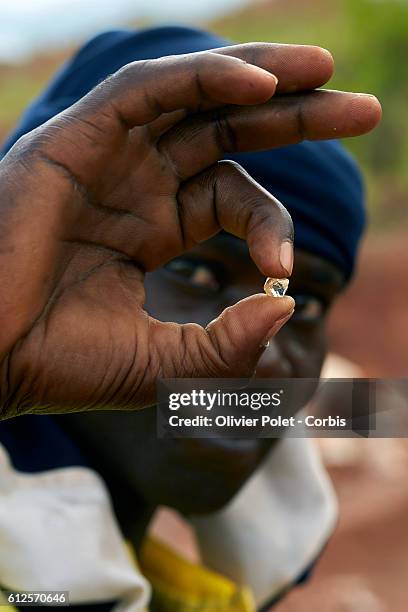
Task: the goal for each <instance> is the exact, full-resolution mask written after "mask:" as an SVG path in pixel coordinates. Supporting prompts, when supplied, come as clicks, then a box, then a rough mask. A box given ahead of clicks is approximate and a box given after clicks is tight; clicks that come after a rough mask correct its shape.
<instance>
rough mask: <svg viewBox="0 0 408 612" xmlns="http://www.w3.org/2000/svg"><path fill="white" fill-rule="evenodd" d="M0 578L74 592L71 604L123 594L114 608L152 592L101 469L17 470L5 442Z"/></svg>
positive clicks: (139, 605) (137, 603)
mask: <svg viewBox="0 0 408 612" xmlns="http://www.w3.org/2000/svg"><path fill="white" fill-rule="evenodd" d="M0 584H1V585H2V586H4V587H7V588H8V589H9V590H16V591H18V590H24V591H47V590H53V591H69V601H70V603H71V604H75V603H87V602H89V603H96V602H102V601H110V600H120V603H118V604H117V605H116V607H115V608H114V610H115V612H136V611H140V610H143V609H144V608H145V607H146V605H147V603H148V601H149V598H150V586H149V584H148V583H147V581H146V580H145V578H144V577H143V576H142V575H141V574H140V573H139V572H138V571H137V569H136V568H135V566H134V564H133V562H132V560H131V558H130V554H129V551H128V549H127V547H126V544H125V541H124V539H123V537H122V535H121V533H120V530H119V527H118V525H117V522H116V519H115V517H114V514H113V510H112V507H111V503H110V499H109V494H108V491H107V490H106V487H105V484H104V482H103V480H102V479H101V478H100V477H99V476H98V474H97V473H96V472H94V471H93V470H91V469H88V468H83V467H72V468H62V469H56V470H50V471H46V472H41V473H35V474H25V473H21V472H17V471H16V470H15V469H14V468H13V466H12V465H11V463H10V461H9V458H8V455H7V453H6V451H5V449H4V447H3V446H2V445H0Z"/></svg>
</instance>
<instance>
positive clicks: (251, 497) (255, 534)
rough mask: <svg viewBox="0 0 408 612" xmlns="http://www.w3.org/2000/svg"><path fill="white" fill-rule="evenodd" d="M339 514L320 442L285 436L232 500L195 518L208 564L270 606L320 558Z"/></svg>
mask: <svg viewBox="0 0 408 612" xmlns="http://www.w3.org/2000/svg"><path fill="white" fill-rule="evenodd" d="M336 519H337V502H336V497H335V494H334V491H333V488H332V485H331V483H330V481H329V478H328V476H327V474H326V472H325V470H324V468H323V466H322V464H321V461H320V458H319V455H318V453H317V450H316V448H315V446H314V445H313V442H312V441H311V440H309V439H301V438H284V439H282V440H281V441H280V442H279V443H278V444H277V445H276V446H275V447H274V449H273V450H272V452H271V453H270V454H269V456H268V457H267V459H266V461H265V462H264V463H263V464H262V466H261V467H260V468H259V469H258V470H257V471H256V472H255V474H253V476H252V477H251V478H250V480H249V481H248V482H247V483H246V485H245V486H244V487H243V488H242V489H241V491H240V492H239V493H238V495H237V496H236V497H235V498H234V499H233V500H232V502H230V503H229V504H228V505H227V506H226V507H225V508H224V509H223V510H221V511H220V512H217V513H214V514H212V515H210V516H205V517H199V518H194V519H193V520H192V523H193V526H194V528H195V530H196V533H197V536H198V540H199V544H200V550H201V555H202V559H203V562H204V563H205V565H206V566H207V567H210V568H212V569H214V570H216V571H218V572H220V573H221V574H224V575H225V576H228V577H230V578H231V579H232V580H234V581H235V582H237V583H239V584H247V585H249V586H251V588H252V589H253V592H254V596H255V601H256V603H257V604H258V605H262V604H266V603H267V602H268V600H270V599H271V598H273V597H275V596H276V595H278V594H279V593H280V592H282V591H283V590H284V589H285V588H287V587H290V586H291V585H292V584H293V583H294V582H295V581H296V580H297V579H298V578H299V576H300V575H301V574H302V573H303V572H304V571H305V570H306V569H307V568H308V567H309V566H310V564H312V563H313V562H314V561H315V560H316V559H317V557H318V556H319V554H320V552H321V551H322V549H323V547H324V545H325V544H326V542H327V540H328V538H329V536H330V534H331V532H332V530H333V528H334V525H335V522H336Z"/></svg>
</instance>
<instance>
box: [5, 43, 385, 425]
mask: <svg viewBox="0 0 408 612" xmlns="http://www.w3.org/2000/svg"><path fill="white" fill-rule="evenodd" d="M290 49H292V51H290ZM304 49H306V50H305V51H303V53H304V54H305V66H306V70H299V68H298V67H296V62H294V65H293V66H292V67H291V63H290V61H289V62H288V61H287V60H288V58H286V61H283V60H284V58H283V59H282V58H281V57H280V55H282V54H289V55H290V54H291V53H292V56H293V57H295V56H296V57H297V61H298V55H299V52H298V51H297V50H296V48H289V49H284V48H283V50H282V49H276V47H274V46H273V45H271V46H269V45H260V46H256V45H255V46H251V45H248V46H243V47H237V48H231V49H229V50H228V49H227V50H223V51H222V54H225V55H217V54H216V53H211V54H196V55H192V56H191V58H192V59H191V61H190V63H191V66H189V65H188V64H186V62H185V60H184V63H183V61H180V62H178V60H177V59H174V58H171V59H169V60H168V61H167V65H164V67H163V65H161V64H160V65H159V66H157V63H156V64H154V62H153V63H152V68H151V69H150V72H152V74H153V79H152V77H151V74H150V72H149V70H147V71H146V68H145V64H144V65H143V66H142V69H141V68H140V67H139V66H138V65H137V64H135V65H134V66H133V67H132V66H131V68H130V69H127V72H126V71H125V72H124V73H118V75H114V77H112V78H111V80H110V81H108V83H107V84H102V86H100V87H99V89H98V88H97V89H96V90H95V91H94V92H92V93H91V94H89V96H87V97H86V98H84V99H83V100H82V101H80V103H79V104H77V105H75V106H74V107H72V108H71V109H68V110H67V111H66V112H65V113H64V114H63V115H61V116H60V117H57V118H56V119H55V120H54V121H52V122H50V123H48V124H46V125H45V126H44V127H43V128H41V129H40V130H38V131H36V132H34V133H33V134H32V135H30V137H28V139H26V140H23V141H22V142H21V143H20V144H17V146H16V147H15V151H14V152H12V153H11V155H10V156H9V157H8V158H6V160H5V162H3V165H4V167H5V174H7V173H10V172H14V183H18V184H19V188H20V191H19V192H17V196H16V195H15V190H13V185H12V186H11V187H10V186H8V187H7V189H6V191H5V194H3V196H4V199H5V201H6V200H7V198H8V200H11V201H12V203H13V210H16V209H17V210H18V207H19V206H20V205H21V201H20V199H19V197H20V198H21V193H23V194H24V199H25V200H26V199H27V196H29V197H30V198H31V199H32V209H31V214H29V215H28V216H26V217H24V221H23V222H22V227H23V230H22V231H21V234H22V236H23V238H24V237H26V236H27V235H29V237H30V239H29V243H30V244H29V246H31V247H32V248H31V252H28V249H26V248H21V249H20V250H19V251H18V254H17V257H16V256H14V258H12V259H10V264H9V265H10V270H11V272H12V273H11V274H9V275H8V276H7V279H6V280H5V281H4V284H5V287H6V289H8V291H9V294H10V295H12V296H13V299H14V300H15V302H12V300H11V301H10V303H18V304H19V310H18V312H17V314H16V312H14V316H13V318H12V324H11V325H10V326H9V327H7V326H5V327H4V328H3V330H2V332H1V333H0V340H1V341H2V342H0V348H2V350H3V370H4V368H5V369H6V378H7V380H8V381H9V384H8V388H7V390H6V394H5V393H4V391H3V388H4V386H3V388H2V393H3V396H5V400H4V399H3V403H5V404H9V406H10V407H9V412H11V413H12V412H13V410H14V411H16V410H19V411H24V410H33V409H34V408H33V407H35V409H36V410H37V411H38V410H41V409H43V410H50V409H52V410H56V408H55V406H58V407H60V409H61V410H67V409H92V408H101V407H102V408H103V407H121V408H124V407H130V408H134V407H138V406H144V405H146V404H148V403H150V402H152V400H153V397H154V389H153V387H154V383H155V380H156V379H157V377H159V376H185V375H189V376H194V375H197V376H207V375H225V374H227V375H228V374H229V375H239V374H249V373H250V372H251V371H252V370H253V368H254V367H255V365H256V361H257V358H258V357H259V354H260V349H259V345H260V340H262V338H263V336H264V335H265V333H266V332H267V331H268V330H270V329H271V327H272V324H273V322H274V321H275V320H276V319H277V318H279V316H281V315H283V314H285V312H288V310H290V308H291V307H292V306H291V301H290V300H289V299H288V300H277V301H274V300H272V299H271V298H268V297H266V296H254V297H253V298H250V299H249V300H247V301H244V302H242V303H240V304H238V305H236V306H235V307H233V308H232V309H229V311H228V312H225V313H224V314H223V316H222V317H221V319H220V320H219V321H218V322H216V323H215V324H212V326H210V327H209V328H207V330H204V329H203V328H201V327H199V326H197V325H184V326H179V325H175V324H163V323H160V322H158V321H155V320H153V319H151V318H150V317H148V315H147V314H146V312H145V311H144V310H143V304H144V288H143V277H144V272H145V271H148V270H153V269H155V268H157V267H159V266H161V265H163V263H165V262H166V261H168V260H169V259H171V258H173V257H175V256H177V255H179V254H181V253H182V252H184V251H185V250H187V249H189V248H191V247H192V246H193V245H194V244H195V243H197V242H200V241H202V240H205V239H206V238H208V237H210V236H211V235H213V234H214V233H216V232H217V231H219V230H220V229H221V228H224V229H225V230H227V231H229V232H231V233H234V234H235V235H237V236H240V237H241V238H245V239H246V240H247V241H248V245H249V249H250V253H251V255H252V257H253V259H254V261H255V263H256V264H257V265H258V267H259V268H260V270H261V271H262V272H263V273H264V274H265V275H276V276H282V275H284V274H285V270H284V269H283V268H282V265H281V263H280V261H279V257H278V253H279V246H280V244H281V243H282V240H290V239H291V237H292V227H291V222H290V219H289V217H288V216H287V214H286V213H285V211H284V210H283V209H282V208H281V207H280V206H279V205H278V203H277V202H276V201H275V200H274V199H273V198H272V196H270V195H269V194H266V193H265V192H263V191H262V190H261V189H260V188H259V186H258V185H256V184H255V183H254V182H253V181H251V180H250V179H249V178H248V177H247V176H246V175H245V174H244V173H243V172H242V171H241V170H240V169H239V168H237V167H236V165H233V164H231V163H221V164H220V163H218V160H219V159H221V158H222V157H223V156H224V155H225V153H226V151H229V150H232V149H236V150H252V149H256V148H266V147H270V146H280V145H283V144H288V143H291V142H295V141H298V140H300V139H301V138H302V137H310V138H326V137H330V136H331V135H332V130H333V123H335V125H336V128H337V135H338V136H340V135H342V134H344V135H352V134H355V133H362V132H364V131H367V130H368V129H370V128H371V127H372V126H373V125H374V123H375V122H376V121H377V120H378V106H376V105H375V103H374V102H373V101H372V100H371V99H369V100H367V99H365V100H363V99H361V103H360V104H359V105H358V104H357V105H356V103H355V100H354V102H353V104H354V106H353V108H354V113H355V116H351V117H350V112H349V110H350V102H351V101H352V100H353V96H352V95H351V94H350V95H348V94H336V93H333V92H327V93H323V92H319V93H316V94H313V95H312V96H310V95H307V94H306V95H298V96H291V97H285V96H283V97H281V98H279V99H276V100H273V101H272V102H268V103H267V104H265V102H266V101H267V100H268V99H269V98H270V96H271V95H272V94H273V91H274V87H275V84H274V82H273V81H272V80H271V79H270V77H269V76H268V75H267V73H266V72H265V73H263V72H261V71H259V72H256V73H255V72H254V70H252V71H250V72H248V69H249V68H251V67H249V66H248V65H247V64H242V63H240V62H235V61H232V58H231V57H228V53H230V54H236V55H238V56H241V57H242V56H243V57H246V56H250V57H251V61H253V63H254V64H258V65H260V66H264V67H267V68H268V69H270V68H271V67H273V68H274V69H275V64H278V68H279V63H280V62H281V63H282V65H285V66H286V68H285V70H286V72H285V71H283V72H282V74H279V77H280V87H281V90H282V92H283V93H284V92H285V87H289V86H290V87H291V88H292V89H293V82H294V81H295V82H296V83H297V84H298V88H300V89H306V88H312V87H316V86H318V85H320V84H322V83H324V82H325V80H326V79H327V78H328V77H329V76H330V68H331V66H329V67H328V64H327V55H326V56H324V57H325V58H326V64H325V63H324V62H323V61H322V60H323V57H322V56H321V55H320V56H319V54H318V52H317V51H316V50H314V51H310V50H309V51H307V48H304ZM308 54H309V56H308ZM312 56H314V61H312ZM214 58H215V59H214ZM231 61H232V63H231ZM214 62H215V63H216V64H217V66H216V67H215V68H216V69H214V67H212V69H211V64H212V63H214ZM308 62H309V66H308ZM288 66H289V67H288ZM209 68H210V69H209ZM302 68H304V66H303V67H302ZM140 70H142V77H141V81H140V79H139V80H137V79H136V82H137V86H136V88H135V85H134V77H135V76H136V77H137V76H139V77H140V74H139V73H140ZM163 70H164V72H163ZM177 70H179V71H181V72H182V75H181V76H182V77H183V78H181V80H180V82H179V83H178V82H177V79H176V80H175V84H174V83H173V81H174V77H172V75H171V72H172V71H176V72H177ZM138 71H139V72H138ZM143 71H144V72H143ZM200 71H201V72H200ZM220 71H221V72H220ZM222 71H224V72H222ZM274 71H275V72H278V73H279V70H278V69H277V70H274ZM219 72H220V74H219ZM197 74H200V75H201V76H200V78H199V79H198V78H197ZM222 74H223V75H224V77H223V78H221V76H222ZM161 75H162V76H163V75H164V76H165V79H167V81H165V86H163V85H162V84H161V83H162V80H161V78H160V76H161ZM132 78H133V80H132ZM143 79H145V81H146V82H145V83H144V81H143ZM183 79H184V80H183ZM169 80H170V81H171V82H169ZM162 89H163V91H162ZM173 90H174V91H173ZM140 92H141V93H140ZM181 99H182V100H183V103H181V101H180V100H181ZM368 102H369V103H368ZM230 105H233V106H230ZM240 105H244V106H240ZM336 108H337V111H336ZM333 109H334V110H333ZM336 113H337V114H336ZM326 115H327V117H328V120H327V121H326V122H325V116H326ZM299 117H302V121H299ZM10 168H11V170H10ZM6 214H7V211H6ZM6 220H7V217H6ZM25 230H27V231H26V233H25ZM18 239H19V236H17V238H16V242H18ZM33 249H34V251H35V253H36V257H35V258H33V257H32V251H33ZM6 264H7V265H8V262H7V261H6ZM13 270H16V272H15V275H16V276H15V278H17V276H18V274H17V272H18V271H21V270H23V271H24V275H25V283H24V285H22V284H21V282H17V281H18V278H17V281H14V280H13ZM254 308H255V309H256V312H257V317H255V319H254V314H253V313H254ZM9 312H10V310H9V309H8V306H7V304H6V306H5V307H4V308H3V313H1V312H0V314H2V315H3V317H4V316H7V315H9ZM237 318H238V319H239V322H240V325H237ZM4 364H5V366H4ZM39 406H41V407H42V408H39ZM50 407H52V408H50Z"/></svg>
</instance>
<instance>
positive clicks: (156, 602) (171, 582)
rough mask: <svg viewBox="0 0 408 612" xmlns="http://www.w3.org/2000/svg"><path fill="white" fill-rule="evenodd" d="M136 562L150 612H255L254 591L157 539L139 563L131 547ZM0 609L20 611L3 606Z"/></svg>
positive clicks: (145, 549)
mask: <svg viewBox="0 0 408 612" xmlns="http://www.w3.org/2000/svg"><path fill="white" fill-rule="evenodd" d="M128 550H129V555H130V557H131V559H132V561H133V562H134V563H135V565H136V566H137V568H138V569H139V570H140V571H141V572H142V574H143V575H144V576H145V577H146V578H147V579H148V580H149V582H150V584H151V585H152V589H153V595H152V602H151V607H150V612H255V610H256V607H255V604H254V600H253V597H252V593H251V591H250V589H248V588H247V587H241V586H238V585H236V584H234V583H233V582H232V581H231V580H229V579H228V578H225V577H224V576H221V575H220V574H216V573H215V572H213V571H211V570H209V569H207V568H205V567H203V566H201V565H198V564H195V563H192V562H190V561H188V560H186V559H184V558H183V557H181V556H180V555H178V554H177V553H175V552H174V551H172V550H171V549H170V548H169V547H168V546H166V545H165V544H163V543H162V542H159V541H158V540H156V539H154V538H146V540H145V542H144V543H143V546H142V549H141V551H140V556H139V561H138V560H137V558H136V555H135V553H134V550H133V548H132V547H131V546H130V545H129V546H128ZM3 602H4V598H3V597H2V596H1V593H0V610H4V612H16V611H17V609H16V608H15V607H13V606H10V605H7V604H6V605H3ZM146 612H148V611H147V610H146Z"/></svg>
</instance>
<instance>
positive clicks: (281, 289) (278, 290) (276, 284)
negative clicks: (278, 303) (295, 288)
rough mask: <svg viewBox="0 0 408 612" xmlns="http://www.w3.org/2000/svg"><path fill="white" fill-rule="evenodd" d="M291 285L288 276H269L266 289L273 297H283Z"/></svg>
mask: <svg viewBox="0 0 408 612" xmlns="http://www.w3.org/2000/svg"><path fill="white" fill-rule="evenodd" d="M288 287H289V279H288V278H267V279H266V281H265V284H264V291H265V293H267V294H268V295H273V297H283V296H284V295H285V293H286V291H287V289H288Z"/></svg>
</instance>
